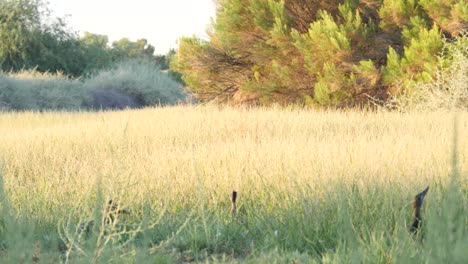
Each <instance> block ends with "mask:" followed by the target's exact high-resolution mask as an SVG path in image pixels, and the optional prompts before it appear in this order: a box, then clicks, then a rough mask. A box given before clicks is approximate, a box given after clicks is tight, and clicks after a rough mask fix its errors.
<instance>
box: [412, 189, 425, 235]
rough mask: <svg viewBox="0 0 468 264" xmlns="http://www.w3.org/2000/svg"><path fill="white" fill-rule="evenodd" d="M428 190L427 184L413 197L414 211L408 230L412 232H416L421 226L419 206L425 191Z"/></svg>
mask: <svg viewBox="0 0 468 264" xmlns="http://www.w3.org/2000/svg"><path fill="white" fill-rule="evenodd" d="M428 191H429V186H427V188H426V189H424V191H422V192H420V193H418V194H417V195H416V196H415V197H414V203H413V210H414V211H413V212H414V219H413V224H412V225H411V227H410V232H411V233H413V234H417V233H418V232H419V230H420V229H421V226H422V217H421V207H422V204H423V201H424V197H426V194H427V192H428Z"/></svg>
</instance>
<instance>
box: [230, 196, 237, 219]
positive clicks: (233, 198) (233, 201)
mask: <svg viewBox="0 0 468 264" xmlns="http://www.w3.org/2000/svg"><path fill="white" fill-rule="evenodd" d="M236 200H237V192H236V191H232V195H231V213H232V217H233V218H235V217H236V214H237V205H236Z"/></svg>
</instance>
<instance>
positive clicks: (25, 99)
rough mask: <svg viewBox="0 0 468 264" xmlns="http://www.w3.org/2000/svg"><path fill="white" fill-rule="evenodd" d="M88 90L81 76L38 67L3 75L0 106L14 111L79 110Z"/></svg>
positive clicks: (0, 88)
mask: <svg viewBox="0 0 468 264" xmlns="http://www.w3.org/2000/svg"><path fill="white" fill-rule="evenodd" d="M85 100H86V91H85V90H83V85H82V82H81V81H80V80H78V79H70V78H69V77H68V76H65V75H63V74H60V73H57V74H51V73H40V72H38V71H36V70H31V71H20V72H18V73H10V74H4V73H1V74H0V108H3V109H12V110H43V109H67V110H72V109H79V108H81V107H83V105H84V102H85Z"/></svg>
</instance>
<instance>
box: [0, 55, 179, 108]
mask: <svg viewBox="0 0 468 264" xmlns="http://www.w3.org/2000/svg"><path fill="white" fill-rule="evenodd" d="M184 97H185V95H184V93H183V91H182V88H181V86H180V85H179V84H178V83H177V82H175V81H173V80H172V79H171V78H170V77H168V76H167V74H165V73H162V72H161V71H160V70H159V68H158V67H157V65H156V64H154V63H150V62H144V61H127V62H122V63H119V64H117V65H116V66H115V67H113V68H110V69H107V70H102V71H100V72H98V73H97V74H96V75H94V76H91V77H89V78H87V79H73V78H71V77H69V76H66V75H63V74H60V73H58V74H50V73H40V72H38V71H36V70H29V71H21V72H16V73H9V74H5V73H3V74H2V73H0V109H3V110H55V109H60V110H76V109H89V108H93V109H111V108H112V109H123V108H126V107H130V108H133V107H143V106H150V105H159V104H162V105H165V104H174V103H177V102H178V101H179V100H184Z"/></svg>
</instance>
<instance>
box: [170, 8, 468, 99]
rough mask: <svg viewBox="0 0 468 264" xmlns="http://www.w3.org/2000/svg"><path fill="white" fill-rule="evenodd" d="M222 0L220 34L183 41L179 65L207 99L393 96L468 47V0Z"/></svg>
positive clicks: (176, 63)
mask: <svg viewBox="0 0 468 264" xmlns="http://www.w3.org/2000/svg"><path fill="white" fill-rule="evenodd" d="M216 3H217V13H216V21H214V22H213V25H212V30H211V31H210V32H209V35H210V39H209V40H202V39H197V38H183V39H181V40H180V45H179V49H178V51H177V56H176V57H175V58H176V60H175V61H174V62H173V66H172V67H173V68H174V69H175V70H177V71H180V72H181V73H182V74H183V79H184V80H185V82H186V83H187V85H188V86H189V87H190V88H191V89H192V90H193V92H194V93H195V95H196V96H197V97H198V98H199V99H200V100H213V99H217V100H218V101H221V102H227V101H229V102H233V103H252V104H264V105H269V104H272V103H279V104H290V103H296V104H297V103H298V104H305V105H313V106H326V107H329V106H340V107H341V106H356V105H362V104H366V103H367V102H368V101H369V100H370V98H372V99H378V100H383V101H386V100H387V99H388V98H392V97H394V96H399V95H401V94H407V93H410V92H411V91H412V90H413V89H414V86H415V84H418V83H429V82H431V81H433V79H434V78H435V77H436V70H437V67H438V66H442V68H444V67H447V66H449V65H451V64H452V62H453V60H452V58H453V56H452V54H451V51H452V50H453V46H466V45H467V40H466V35H463V34H464V33H463V32H466V30H467V29H468V4H467V3H466V1H462V0H447V1H426V0H424V1H423V0H421V1H406V0H379V1H358V0H344V1H304V0H284V1H276V0H268V1H257V0H219V1H216ZM464 52H465V53H464V56H465V57H464V58H465V59H466V49H464ZM441 53H443V54H445V56H439V55H440V54H441ZM464 74H466V72H465V73H464Z"/></svg>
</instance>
